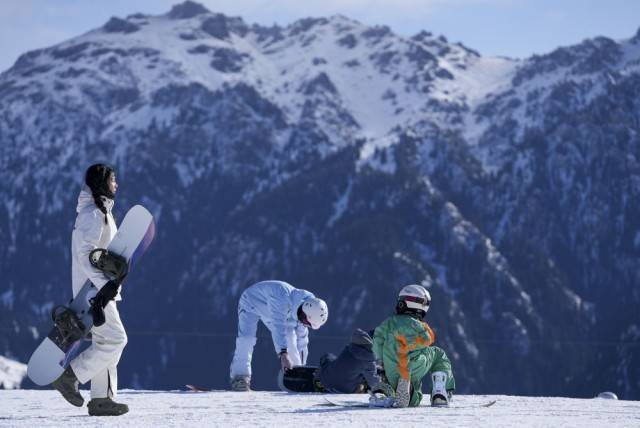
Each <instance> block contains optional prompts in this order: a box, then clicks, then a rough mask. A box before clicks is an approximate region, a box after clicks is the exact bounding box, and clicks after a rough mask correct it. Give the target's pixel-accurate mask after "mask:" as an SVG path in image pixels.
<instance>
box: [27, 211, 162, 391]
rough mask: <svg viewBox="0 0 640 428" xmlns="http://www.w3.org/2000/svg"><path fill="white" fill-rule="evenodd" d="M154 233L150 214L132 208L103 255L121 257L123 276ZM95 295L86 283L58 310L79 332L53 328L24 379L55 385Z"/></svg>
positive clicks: (76, 348) (77, 344) (83, 332)
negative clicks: (62, 310)
mask: <svg viewBox="0 0 640 428" xmlns="http://www.w3.org/2000/svg"><path fill="white" fill-rule="evenodd" d="M155 233H156V226H155V222H154V221H153V216H152V215H151V213H149V211H147V209H146V208H144V207H143V206H141V205H135V206H134V207H132V208H131V209H130V210H129V211H128V212H127V214H126V215H125V217H124V219H123V220H122V223H121V224H120V228H119V229H118V232H117V233H116V235H115V236H114V237H113V240H112V241H111V243H110V244H109V246H108V247H107V251H108V252H110V253H113V254H116V255H119V256H122V257H123V258H124V259H125V260H126V262H127V265H126V268H127V271H126V273H129V272H130V271H131V269H133V267H134V266H135V265H136V263H137V262H138V261H139V260H140V257H141V256H142V255H143V254H144V252H145V250H146V249H147V248H148V247H149V245H150V244H151V241H152V240H153V238H154V236H155ZM97 292H98V289H97V288H96V287H95V286H94V285H93V284H92V283H91V281H87V282H86V283H85V284H84V285H83V286H82V289H81V290H80V292H79V293H78V294H77V296H76V297H75V298H73V299H71V300H70V301H69V303H68V305H67V306H66V307H62V308H63V309H64V311H66V313H67V314H68V319H70V321H71V322H72V323H73V324H74V326H76V327H79V328H75V329H74V331H75V333H74V334H68V331H64V330H63V329H61V328H59V327H58V326H56V325H54V327H53V328H52V329H51V331H50V332H49V334H48V335H47V337H45V338H44V339H43V341H42V342H41V343H40V345H39V346H38V347H37V348H36V350H35V351H34V352H33V354H32V355H31V358H30V359H29V363H28V365H27V375H28V376H29V378H30V379H31V380H32V381H33V382H34V383H35V384H37V385H48V384H50V383H51V382H53V381H55V380H56V379H57V378H58V377H60V375H61V374H62V373H63V372H64V370H65V369H66V368H67V367H68V366H69V363H70V362H71V360H73V359H74V358H75V357H76V356H77V355H78V353H79V352H80V350H81V348H82V342H83V339H84V338H85V337H86V336H87V335H88V334H89V331H90V330H91V327H92V326H93V317H92V316H91V314H90V312H89V309H90V308H91V299H92V298H93V297H94V296H95V295H96V293H97ZM57 308H60V307H57ZM57 308H56V309H57ZM56 309H54V311H55V310H56ZM73 314H75V316H73Z"/></svg>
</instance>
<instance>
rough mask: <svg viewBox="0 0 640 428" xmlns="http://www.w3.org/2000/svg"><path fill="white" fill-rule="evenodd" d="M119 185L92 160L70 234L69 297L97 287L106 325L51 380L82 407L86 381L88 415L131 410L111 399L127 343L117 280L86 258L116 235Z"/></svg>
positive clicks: (109, 171) (94, 330) (108, 170)
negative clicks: (89, 286) (115, 207)
mask: <svg viewBox="0 0 640 428" xmlns="http://www.w3.org/2000/svg"><path fill="white" fill-rule="evenodd" d="M117 188H118V186H117V183H116V177H115V172H114V171H113V169H112V168H110V167H108V166H106V165H103V164H96V165H92V166H90V167H89V168H88V169H87V171H86V174H85V186H83V188H82V190H81V191H80V195H79V197H78V206H77V208H76V211H77V213H78V216H77V218H76V222H75V225H74V228H73V232H72V235H71V269H72V276H71V285H72V288H73V297H75V296H76V295H77V294H78V292H79V291H80V290H81V289H82V286H83V285H84V284H85V282H86V281H87V280H89V281H91V283H92V284H93V286H94V287H96V288H97V289H98V290H99V291H98V294H97V295H96V297H95V301H94V306H96V307H97V305H100V306H104V324H102V325H100V326H96V325H94V326H93V328H92V329H91V335H92V342H91V346H90V347H89V348H88V349H87V350H85V351H84V352H82V353H81V354H80V355H78V357H77V358H75V359H74V360H73V361H71V364H70V366H69V367H68V368H67V369H66V371H65V372H64V373H63V375H62V376H60V378H58V380H56V381H55V382H54V383H53V386H54V387H55V388H56V389H57V390H58V391H60V392H61V393H62V395H63V396H64V397H65V399H67V401H69V402H70V403H71V404H73V405H75V406H78V407H80V406H82V405H83V404H84V399H83V398H82V395H81V394H80V392H79V391H78V382H80V383H85V382H87V381H89V380H90V381H91V401H90V402H89V404H88V408H89V414H90V415H121V414H124V413H126V412H127V411H128V410H129V409H128V407H127V405H126V404H120V403H116V402H114V401H113V398H115V397H116V395H117V390H118V374H117V365H118V362H119V361H120V355H121V354H122V350H123V349H124V347H125V345H126V344H127V334H126V332H125V329H124V326H123V325H122V321H121V320H120V314H119V313H118V308H117V306H116V301H119V300H122V299H121V297H120V284H119V283H118V282H116V281H113V280H110V279H109V278H108V277H107V276H105V274H104V273H102V272H101V271H99V270H97V269H96V268H94V267H93V266H92V265H91V263H90V262H89V253H91V251H92V250H94V249H96V248H107V247H108V246H109V243H111V240H112V239H113V237H114V236H115V235H116V232H117V227H116V223H115V220H114V217H113V214H112V213H111V210H112V208H113V205H114V198H115V193H116V191H117ZM94 319H95V318H94Z"/></svg>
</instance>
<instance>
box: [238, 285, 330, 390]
mask: <svg viewBox="0 0 640 428" xmlns="http://www.w3.org/2000/svg"><path fill="white" fill-rule="evenodd" d="M328 316H329V309H328V308H327V304H326V303H325V302H324V300H322V299H318V298H317V297H315V296H314V295H313V293H310V292H309V291H306V290H300V289H297V288H294V287H293V286H291V285H290V284H287V283H286V282H283V281H262V282H258V283H256V284H254V285H252V286H250V287H249V288H247V289H246V290H245V291H244V292H243V293H242V295H241V296H240V301H239V303H238V337H237V338H236V349H235V353H234V355H233V360H232V361H231V370H230V372H231V373H230V377H231V389H233V390H234V391H248V390H250V381H251V356H252V354H253V347H254V346H255V344H256V331H257V328H258V321H262V322H263V323H264V325H265V326H266V327H267V328H268V329H269V331H270V332H271V337H272V339H273V345H274V347H275V350H276V353H277V354H278V356H279V358H280V363H281V365H282V369H283V370H287V369H290V368H291V367H293V366H299V365H304V364H306V362H307V355H308V353H309V349H308V345H309V330H308V327H311V328H312V329H314V330H317V329H319V328H320V327H321V326H322V325H323V324H324V323H325V322H326V321H327V318H328Z"/></svg>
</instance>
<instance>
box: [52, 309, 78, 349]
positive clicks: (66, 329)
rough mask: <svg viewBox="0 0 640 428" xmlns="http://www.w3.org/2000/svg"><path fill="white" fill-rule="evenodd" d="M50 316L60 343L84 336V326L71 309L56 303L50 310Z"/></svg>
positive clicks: (63, 343) (70, 341)
mask: <svg viewBox="0 0 640 428" xmlns="http://www.w3.org/2000/svg"><path fill="white" fill-rule="evenodd" d="M51 318H52V319H53V323H54V324H55V326H56V328H57V329H58V332H59V340H60V342H61V343H60V344H61V345H63V346H64V345H65V344H69V343H73V342H75V341H76V340H79V339H82V337H83V336H84V331H85V326H84V324H83V323H82V321H80V319H79V318H78V316H77V315H76V313H75V312H74V311H73V310H72V309H70V308H68V307H66V306H62V305H58V306H56V307H55V308H53V310H52V311H51Z"/></svg>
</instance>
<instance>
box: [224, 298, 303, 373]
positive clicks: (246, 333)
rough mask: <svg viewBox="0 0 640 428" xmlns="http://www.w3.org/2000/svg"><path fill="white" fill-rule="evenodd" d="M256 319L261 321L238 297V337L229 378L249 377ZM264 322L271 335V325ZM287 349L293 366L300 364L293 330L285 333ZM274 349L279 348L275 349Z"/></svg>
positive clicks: (254, 342)
mask: <svg viewBox="0 0 640 428" xmlns="http://www.w3.org/2000/svg"><path fill="white" fill-rule="evenodd" d="M258 321H261V320H260V317H259V316H258V315H256V314H254V313H252V312H249V311H248V308H247V307H246V306H245V305H244V304H243V299H240V303H239V304H238V337H237V338H236V350H235V352H234V354H233V360H232V361H231V369H230V377H231V379H233V378H234V377H236V376H249V377H251V356H252V355H253V347H254V346H255V344H256V332H257V331H258ZM263 323H264V321H263ZM264 324H265V325H266V326H267V328H268V329H269V331H270V332H271V335H272V336H273V326H271V324H270V323H264ZM274 343H275V341H274ZM274 346H275V345H274ZM287 349H288V351H289V352H288V354H289V358H290V359H291V363H292V364H293V365H294V366H300V365H302V361H301V360H300V353H299V352H298V351H297V349H298V347H297V339H296V333H295V331H293V330H292V331H291V332H290V333H288V334H287ZM276 351H280V350H279V349H277V350H276Z"/></svg>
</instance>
